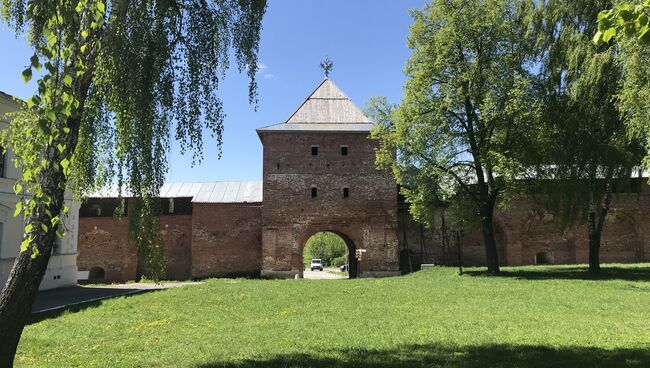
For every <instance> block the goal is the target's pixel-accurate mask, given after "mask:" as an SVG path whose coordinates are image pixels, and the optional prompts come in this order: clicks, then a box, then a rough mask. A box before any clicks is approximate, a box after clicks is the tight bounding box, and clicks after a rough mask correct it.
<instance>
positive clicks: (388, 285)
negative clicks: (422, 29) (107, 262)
mask: <svg viewBox="0 0 650 368" xmlns="http://www.w3.org/2000/svg"><path fill="white" fill-rule="evenodd" d="M604 272H605V274H604V276H602V277H600V278H596V279H592V278H590V277H588V276H587V275H586V274H585V269H584V267H525V268H507V269H505V272H504V274H503V276H499V277H488V276H485V275H484V273H483V272H482V271H481V270H479V269H469V270H468V272H467V273H466V274H465V275H463V276H458V275H457V271H456V269H452V268H437V269H429V270H426V271H421V272H417V273H414V274H411V275H408V276H403V277H395V278H386V279H357V280H340V281H337V280H274V281H271V280H243V279H238V280H226V279H215V280H208V281H206V282H205V283H204V284H202V285H197V286H188V287H183V288H178V289H170V290H165V291H156V292H150V293H147V294H142V295H136V296H131V297H122V298H117V299H111V300H107V301H104V302H103V303H101V304H100V305H98V306H96V307H89V308H86V309H84V310H82V311H78V312H74V313H72V312H70V313H66V314H64V315H61V316H59V317H57V318H51V319H46V320H42V321H40V322H37V323H34V324H31V325H29V326H28V327H27V328H26V329H25V332H24V334H23V339H22V342H21V344H20V346H19V352H18V356H17V359H16V365H17V366H19V367H204V368H207V367H238V368H253V367H254V368H261V367H312V366H313V367H351V368H352V367H360V368H368V367H404V368H406V367H477V368H478V367H621V366H629V367H650V265H649V264H643V265H632V266H622V265H609V266H606V267H605V268H604Z"/></svg>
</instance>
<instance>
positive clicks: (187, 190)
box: [160, 181, 262, 203]
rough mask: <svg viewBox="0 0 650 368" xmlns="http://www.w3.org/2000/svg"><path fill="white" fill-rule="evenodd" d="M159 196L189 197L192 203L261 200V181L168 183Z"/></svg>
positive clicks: (250, 201) (253, 201)
mask: <svg viewBox="0 0 650 368" xmlns="http://www.w3.org/2000/svg"><path fill="white" fill-rule="evenodd" d="M160 197H161V198H182V197H186V198H187V197H191V198H192V202H194V203H255V202H262V182H261V181H217V182H207V183H170V184H165V185H164V186H163V187H162V188H161V189H160Z"/></svg>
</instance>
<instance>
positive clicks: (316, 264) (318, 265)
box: [309, 258, 323, 271]
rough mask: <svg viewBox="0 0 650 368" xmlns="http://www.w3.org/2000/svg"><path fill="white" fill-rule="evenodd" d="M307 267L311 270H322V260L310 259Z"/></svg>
mask: <svg viewBox="0 0 650 368" xmlns="http://www.w3.org/2000/svg"><path fill="white" fill-rule="evenodd" d="M309 268H311V270H312V271H313V270H319V271H322V270H323V260H321V259H318V258H314V259H312V260H311V263H310V264H309Z"/></svg>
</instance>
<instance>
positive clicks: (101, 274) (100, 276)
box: [88, 267, 106, 281]
mask: <svg viewBox="0 0 650 368" xmlns="http://www.w3.org/2000/svg"><path fill="white" fill-rule="evenodd" d="M105 279H106V272H105V271H104V269H103V268H101V267H93V268H91V269H90V271H89V272H88V280H90V281H104V280H105Z"/></svg>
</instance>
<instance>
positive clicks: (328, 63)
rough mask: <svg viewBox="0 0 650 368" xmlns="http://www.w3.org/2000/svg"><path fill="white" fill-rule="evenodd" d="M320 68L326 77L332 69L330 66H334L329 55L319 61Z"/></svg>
mask: <svg viewBox="0 0 650 368" xmlns="http://www.w3.org/2000/svg"><path fill="white" fill-rule="evenodd" d="M320 68H321V69H323V73H325V78H328V77H329V75H330V72H331V71H332V68H334V63H333V62H332V60H330V58H329V57H325V60H323V61H321V63H320Z"/></svg>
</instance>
